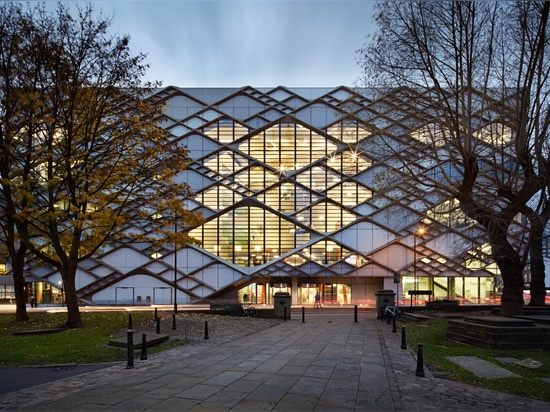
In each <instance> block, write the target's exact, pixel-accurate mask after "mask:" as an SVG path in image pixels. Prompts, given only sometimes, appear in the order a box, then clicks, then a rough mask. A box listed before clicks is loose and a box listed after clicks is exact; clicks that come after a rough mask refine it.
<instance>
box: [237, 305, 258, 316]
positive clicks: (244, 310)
mask: <svg viewBox="0 0 550 412" xmlns="http://www.w3.org/2000/svg"><path fill="white" fill-rule="evenodd" d="M256 315H258V311H257V310H256V308H254V307H252V306H250V303H249V304H248V305H247V306H246V307H244V306H243V305H242V303H239V304H238V305H236V306H235V307H234V308H233V309H232V310H231V316H247V317H249V318H255V317H256Z"/></svg>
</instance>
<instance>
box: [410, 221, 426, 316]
mask: <svg viewBox="0 0 550 412" xmlns="http://www.w3.org/2000/svg"><path fill="white" fill-rule="evenodd" d="M425 231H426V229H425V228H424V227H422V226H420V227H419V228H417V229H416V232H415V233H414V235H413V239H414V248H413V250H414V266H413V268H414V269H413V273H414V292H415V293H417V292H418V285H417V282H416V237H417V236H418V237H422V235H423V234H424V232H425ZM414 296H417V295H416V294H415V295H414ZM412 299H413V297H412V296H411V307H412Z"/></svg>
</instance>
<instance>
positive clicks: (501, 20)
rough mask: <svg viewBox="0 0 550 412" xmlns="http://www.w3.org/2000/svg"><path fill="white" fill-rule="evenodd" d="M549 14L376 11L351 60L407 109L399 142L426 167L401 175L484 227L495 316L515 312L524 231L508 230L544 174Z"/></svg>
mask: <svg viewBox="0 0 550 412" xmlns="http://www.w3.org/2000/svg"><path fill="white" fill-rule="evenodd" d="M548 11H549V3H547V2H514V3H512V2H496V1H495V2H475V1H474V2H466V1H458V2H384V3H380V4H379V5H378V14H377V17H376V22H377V23H378V27H379V30H378V32H377V34H376V35H375V36H374V37H373V38H372V39H371V40H370V41H369V42H368V43H367V44H366V45H365V46H364V48H362V49H361V50H359V51H358V56H359V62H360V64H361V65H362V67H363V69H364V73H365V79H364V83H365V85H368V86H372V85H376V86H377V87H380V86H384V87H391V88H399V90H400V93H403V94H405V95H407V96H408V98H409V99H410V101H411V102H414V103H413V104H414V105H415V106H416V109H417V112H418V114H417V117H416V119H409V120H408V121H409V124H410V125H411V126H412V128H413V130H414V133H411V134H410V136H409V138H410V139H416V140H417V141H419V142H420V144H422V145H423V146H424V148H423V153H425V155H426V158H425V159H422V160H421V161H420V162H415V166H411V165H410V159H403V158H402V159H401V165H402V167H404V168H408V169H409V170H410V172H411V173H410V175H411V179H413V180H415V181H416V182H417V183H418V184H423V185H432V186H433V187H434V188H436V189H437V190H438V191H441V192H442V193H446V195H447V196H448V197H449V198H454V199H457V200H458V201H459V205H460V208H461V210H462V211H463V212H464V213H465V215H466V216H468V218H470V219H473V220H474V221H476V222H477V223H478V224H479V225H480V226H481V227H482V228H483V229H484V232H485V236H486V237H487V239H488V242H489V244H490V246H491V248H492V255H493V258H494V260H495V261H496V263H497V264H498V267H499V269H500V272H501V274H502V278H503V283H504V290H503V296H502V310H501V313H502V314H503V315H513V314H518V313H521V311H522V308H523V304H524V302H523V287H524V278H523V271H524V268H525V265H526V263H527V256H528V253H529V233H528V232H526V231H523V230H522V229H521V227H522V226H521V225H519V224H517V223H518V221H519V220H521V216H522V215H521V214H522V213H524V212H525V211H526V209H525V208H526V207H527V206H529V205H530V204H532V203H533V202H534V201H535V202H536V199H537V198H538V197H539V196H540V193H541V191H542V190H543V188H544V187H545V185H546V184H547V182H548V176H549V171H550V167H549V145H548V142H549V139H548V124H549V121H550V117H549V110H548V91H549V90H550V88H549V87H548V86H549V84H548V73H549V68H550V67H549V60H548V58H547V57H546V56H547V48H548V46H549V43H548V27H547V22H548ZM388 147H390V145H388ZM535 213H537V212H535Z"/></svg>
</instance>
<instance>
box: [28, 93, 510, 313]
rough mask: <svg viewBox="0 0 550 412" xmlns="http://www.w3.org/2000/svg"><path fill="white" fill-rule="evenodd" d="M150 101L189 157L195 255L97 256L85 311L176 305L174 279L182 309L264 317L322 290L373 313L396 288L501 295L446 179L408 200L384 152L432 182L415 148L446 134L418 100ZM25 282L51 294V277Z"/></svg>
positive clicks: (441, 294) (219, 96)
mask: <svg viewBox="0 0 550 412" xmlns="http://www.w3.org/2000/svg"><path fill="white" fill-rule="evenodd" d="M157 94H158V95H159V96H161V97H162V98H163V99H164V100H165V102H166V112H165V113H166V116H167V119H166V121H164V123H163V127H165V128H166V130H168V131H169V132H170V134H171V137H172V139H175V140H176V141H178V143H179V144H180V145H182V146H186V147H187V148H188V149H189V151H190V157H191V160H192V162H191V164H190V165H189V167H188V169H187V170H185V171H182V172H181V173H180V174H179V175H178V179H179V180H181V181H185V182H187V183H188V184H189V185H190V186H191V188H192V189H193V191H194V192H195V197H194V198H193V199H189V201H188V205H189V208H191V209H194V210H199V211H201V212H202V213H203V216H204V217H205V219H206V221H205V223H204V225H203V226H201V227H198V228H194V229H192V231H191V234H192V235H193V236H194V237H196V238H197V239H198V240H200V241H201V247H198V246H189V247H187V248H184V249H181V250H177V251H175V250H170V248H169V247H168V246H164V247H163V248H162V250H157V249H155V247H154V246H153V245H146V244H139V245H136V244H122V243H121V244H119V245H113V246H109V247H106V248H105V249H104V250H103V251H102V254H100V255H98V256H97V257H96V258H95V259H91V260H90V261H88V262H83V264H82V265H81V267H80V269H79V274H78V280H77V283H78V287H79V290H78V294H79V297H80V298H81V299H82V300H84V301H87V302H89V303H95V304H128V303H133V304H147V303H155V304H171V303H172V302H173V299H174V294H173V292H174V279H175V281H176V282H175V285H176V289H177V301H178V303H180V304H184V303H193V302H209V301H211V300H213V299H226V300H231V301H234V300H237V299H241V300H242V299H243V297H244V295H247V296H248V297H249V298H250V300H252V301H253V302H254V303H256V304H266V305H269V304H271V303H272V299H273V294H274V293H275V292H278V291H288V292H290V293H291V294H292V300H293V303H294V304H308V303H312V302H313V296H314V295H315V293H317V291H320V292H321V293H322V295H323V299H324V300H325V302H327V303H331V302H333V303H337V304H359V305H362V304H365V305H369V304H374V299H375V295H374V294H375V292H376V291H377V290H379V289H393V290H396V288H397V287H398V288H399V291H398V296H399V297H400V298H401V297H403V298H404V299H408V295H407V291H410V290H413V289H423V290H433V294H434V296H435V297H436V298H446V297H448V298H453V299H463V300H465V301H468V302H472V303H478V302H484V301H488V300H490V299H491V297H492V296H493V294H494V292H496V291H497V288H498V286H499V281H498V279H499V278H498V270H497V269H496V266H495V265H494V263H493V262H492V260H491V258H490V252H488V251H487V250H486V246H485V245H484V243H483V241H482V240H480V236H479V233H480V231H479V229H477V227H476V225H475V224H474V223H473V222H471V221H468V220H467V219H465V218H464V216H463V215H462V214H460V213H459V212H457V209H456V205H454V204H451V202H449V200H448V199H445V197H444V196H442V195H441V194H440V193H437V192H435V191H434V190H433V187H432V186H431V185H429V184H428V183H429V179H433V180H438V179H440V178H441V176H440V174H439V172H438V170H437V168H435V167H434V166H435V165H434V166H432V168H431V169H432V171H431V172H428V173H426V179H427V180H426V182H427V184H426V185H425V186H421V185H415V186H414V187H413V186H412V185H411V183H410V182H409V180H408V179H407V176H406V173H410V170H402V169H401V168H400V167H399V165H398V162H394V161H393V160H392V159H391V158H389V157H388V156H387V152H385V151H383V150H380V147H382V144H381V142H383V145H384V147H386V148H391V149H392V150H394V151H399V152H401V153H406V154H407V156H408V158H409V159H410V168H411V169H415V168H416V169H417V170H418V171H419V173H420V171H423V170H426V169H430V168H429V167H427V166H428V165H430V163H431V162H432V163H433V161H432V159H431V158H429V157H428V156H427V155H426V153H427V151H425V150H423V149H422V147H423V145H425V144H427V143H429V142H433V141H435V142H436V143H437V141H438V139H437V135H438V133H441V132H442V131H440V130H438V129H437V128H436V127H435V126H434V124H433V121H432V122H430V118H431V117H430V116H431V115H426V114H425V113H419V112H418V109H416V108H415V103H414V101H411V100H410V99H409V100H407V99H405V98H403V97H402V96H399V95H398V94H395V93H393V92H391V91H390V92H388V93H386V94H382V95H380V91H369V90H364V91H362V92H361V93H360V94H359V93H357V92H356V91H355V90H352V89H349V88H345V87H339V88H336V89H328V88H303V89H301V88H297V89H289V88H284V87H277V88H274V89H267V88H252V87H245V88H242V89H230V88H222V89H200V88H194V89H186V88H176V87H167V88H164V89H162V90H158V92H157ZM505 131H506V129H503V128H502V127H499V126H494V125H490V124H487V125H480V129H479V135H480V136H482V137H483V139H484V140H487V141H495V136H494V135H495V133H497V132H499V133H501V134H502V133H504V132H505ZM504 134H506V133H504ZM434 136H435V137H434ZM504 138H506V136H504V137H502V139H504ZM449 167H452V166H451V165H450V163H449ZM419 225H424V226H425V227H426V228H427V230H426V233H425V234H424V235H423V236H418V234H417V233H416V231H417V228H418V227H419ZM415 246H416V248H415ZM176 253H177V268H175V267H174V262H175V254H176ZM394 273H399V274H400V276H401V280H402V282H401V283H400V284H399V285H395V284H394V283H393V277H394ZM34 274H35V276H37V277H41V278H42V279H43V280H44V281H46V282H48V283H50V284H51V285H53V286H55V285H57V282H58V279H59V277H58V274H57V273H56V272H55V271H54V270H49V269H47V268H43V267H41V268H36V269H35V271H34ZM421 298H422V297H421ZM424 298H427V296H426V297H424ZM404 303H405V304H407V301H405V302H404Z"/></svg>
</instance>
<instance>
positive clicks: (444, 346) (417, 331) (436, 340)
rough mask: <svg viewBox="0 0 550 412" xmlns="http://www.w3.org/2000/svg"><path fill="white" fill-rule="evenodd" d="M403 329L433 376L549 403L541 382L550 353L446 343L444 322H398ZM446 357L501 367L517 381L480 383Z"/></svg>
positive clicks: (548, 371)
mask: <svg viewBox="0 0 550 412" xmlns="http://www.w3.org/2000/svg"><path fill="white" fill-rule="evenodd" d="M401 326H405V330H406V337H407V344H408V345H409V346H410V347H411V348H413V349H415V350H416V348H417V347H418V344H419V343H420V344H422V345H423V354H424V364H425V365H426V366H427V367H428V368H429V369H430V371H432V372H434V374H438V375H439V374H442V375H443V376H444V377H445V378H446V379H450V380H455V381H461V382H465V383H468V384H470V385H474V386H479V387H483V388H488V389H494V390H497V391H500V392H507V393H512V394H515V395H519V396H525V397H529V398H534V399H539V400H543V401H547V402H550V383H547V382H545V381H543V380H542V379H541V378H550V350H536V349H483V348H478V347H476V346H470V345H466V344H464V343H460V342H456V341H453V340H451V339H447V338H446V337H445V334H446V332H447V320H445V319H431V320H427V321H421V322H402V323H400V325H399V329H398V330H401V329H400V327H401ZM448 356H477V357H478V358H481V359H484V360H486V361H489V362H492V363H494V364H496V365H499V366H501V367H504V368H505V369H508V370H510V371H512V372H514V373H516V374H518V375H520V376H521V379H518V378H503V379H484V378H480V377H477V376H476V375H474V374H473V373H471V372H469V371H467V370H466V369H463V368H461V367H460V366H458V365H456V364H455V363H453V362H451V361H449V360H447V359H446V357H448ZM495 358H517V359H519V360H523V359H533V360H536V361H538V362H541V363H542V364H543V365H544V366H542V367H540V368H537V369H530V368H527V367H521V366H515V365H509V364H506V365H505V364H503V363H500V362H499V361H497V360H496V359H495Z"/></svg>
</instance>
